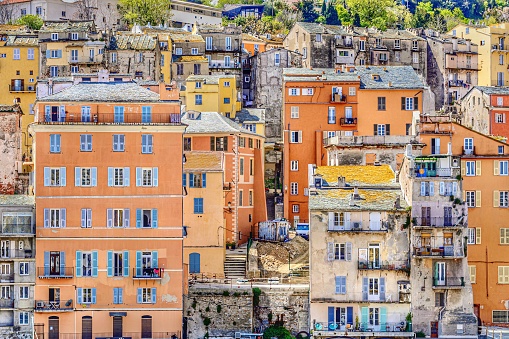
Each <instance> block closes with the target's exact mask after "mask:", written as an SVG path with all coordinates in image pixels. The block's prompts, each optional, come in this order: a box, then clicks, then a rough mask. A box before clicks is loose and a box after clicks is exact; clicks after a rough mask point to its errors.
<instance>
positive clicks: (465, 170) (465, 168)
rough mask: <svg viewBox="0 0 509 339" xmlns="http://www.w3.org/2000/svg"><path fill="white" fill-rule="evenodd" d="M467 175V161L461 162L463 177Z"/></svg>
mask: <svg viewBox="0 0 509 339" xmlns="http://www.w3.org/2000/svg"><path fill="white" fill-rule="evenodd" d="M466 174H467V162H466V161H465V160H461V175H466Z"/></svg>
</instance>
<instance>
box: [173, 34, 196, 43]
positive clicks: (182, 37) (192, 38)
mask: <svg viewBox="0 0 509 339" xmlns="http://www.w3.org/2000/svg"><path fill="white" fill-rule="evenodd" d="M169 36H170V39H171V41H173V42H205V40H203V37H202V36H201V35H199V34H191V33H187V34H186V33H170V34H169Z"/></svg>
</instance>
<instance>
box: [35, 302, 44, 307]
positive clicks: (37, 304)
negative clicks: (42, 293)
mask: <svg viewBox="0 0 509 339" xmlns="http://www.w3.org/2000/svg"><path fill="white" fill-rule="evenodd" d="M35 307H36V308H44V301H37V302H36V303H35Z"/></svg>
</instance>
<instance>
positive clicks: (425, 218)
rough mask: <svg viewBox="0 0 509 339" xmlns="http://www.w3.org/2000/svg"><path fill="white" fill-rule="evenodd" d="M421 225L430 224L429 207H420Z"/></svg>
mask: <svg viewBox="0 0 509 339" xmlns="http://www.w3.org/2000/svg"><path fill="white" fill-rule="evenodd" d="M421 226H431V207H421Z"/></svg>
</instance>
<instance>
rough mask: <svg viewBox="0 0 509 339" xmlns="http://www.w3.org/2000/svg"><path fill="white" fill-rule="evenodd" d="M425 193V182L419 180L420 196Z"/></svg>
mask: <svg viewBox="0 0 509 339" xmlns="http://www.w3.org/2000/svg"><path fill="white" fill-rule="evenodd" d="M425 195H426V182H424V181H421V197H423V196H425Z"/></svg>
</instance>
